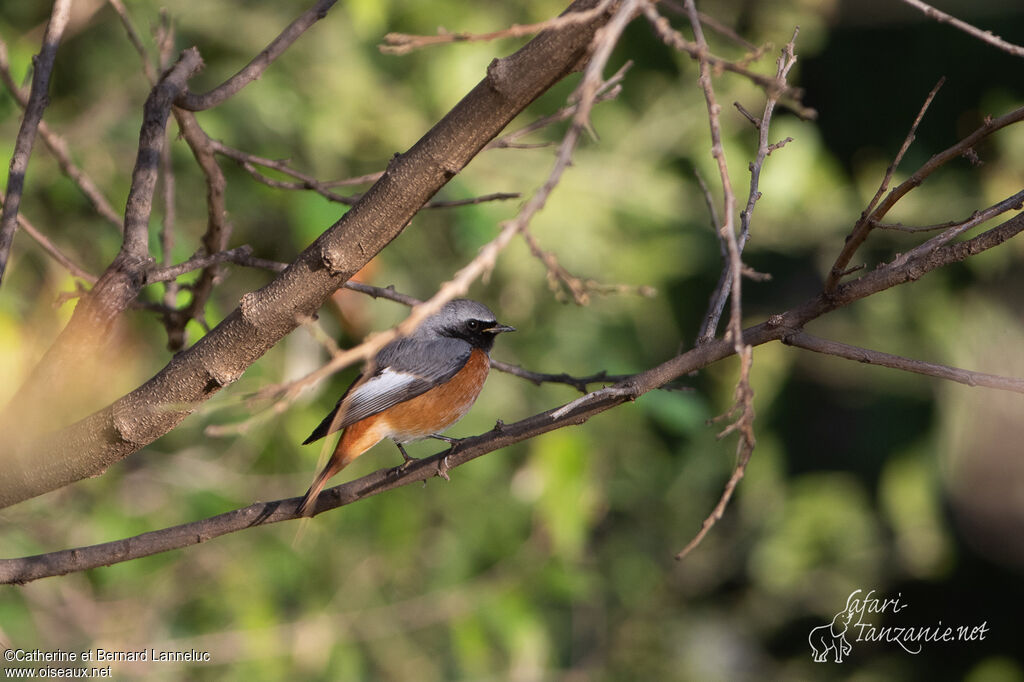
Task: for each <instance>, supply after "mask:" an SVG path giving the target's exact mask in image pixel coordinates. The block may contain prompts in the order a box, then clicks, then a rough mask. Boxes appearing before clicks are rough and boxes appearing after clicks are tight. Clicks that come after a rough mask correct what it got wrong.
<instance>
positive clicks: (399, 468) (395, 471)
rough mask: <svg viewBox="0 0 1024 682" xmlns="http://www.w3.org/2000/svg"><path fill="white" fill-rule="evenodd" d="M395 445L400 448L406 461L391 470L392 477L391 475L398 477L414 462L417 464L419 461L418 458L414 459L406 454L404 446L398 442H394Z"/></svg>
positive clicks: (389, 472)
mask: <svg viewBox="0 0 1024 682" xmlns="http://www.w3.org/2000/svg"><path fill="white" fill-rule="evenodd" d="M394 443H395V445H396V446H397V447H398V451H399V452H401V453H402V459H404V460H405V461H404V462H402V463H401V464H399V465H398V466H396V467H393V468H391V469H390V470H389V471H388V475H389V476H391V475H394V476H398V475H399V474H401V473H402V472H403V471H405V469H406V467H408V466H409V465H410V464H412V463H413V462H415V461H417V460H418V459H419V458H418V457H413V456H412V455H410V454H409V453H408V452H406V451H405V448H403V447H402V444H401V443H399V442H398V441H394Z"/></svg>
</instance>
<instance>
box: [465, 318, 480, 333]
mask: <svg viewBox="0 0 1024 682" xmlns="http://www.w3.org/2000/svg"><path fill="white" fill-rule="evenodd" d="M466 327H467V328H468V329H469V331H471V332H475V331H476V330H477V329H479V328H480V323H479V322H477V321H476V320H470V321H469V322H467V323H466Z"/></svg>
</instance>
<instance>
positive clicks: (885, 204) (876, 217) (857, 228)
mask: <svg viewBox="0 0 1024 682" xmlns="http://www.w3.org/2000/svg"><path fill="white" fill-rule="evenodd" d="M1021 120H1024V107H1021V108H1019V109H1015V110H1014V111H1011V112H1010V113H1008V114H1004V115H1003V116H1000V117H999V118H991V117H986V118H985V122H984V123H983V124H982V125H981V127H979V128H978V129H977V130H975V131H974V132H972V133H971V134H970V135H968V136H967V137H965V138H963V139H962V140H960V141H959V142H957V143H956V144H955V145H953V146H952V147H949V148H948V149H945V150H944V151H941V152H939V153H938V154H936V155H934V156H932V157H931V158H930V159H928V160H927V161H926V162H925V163H924V164H923V165H922V166H921V167H920V168H918V169H917V170H916V171H914V173H913V174H911V176H910V177H909V178H907V179H906V180H904V181H903V182H902V183H900V184H899V185H898V186H897V187H895V188H893V189H892V190H891V191H890V192H889V194H888V195H886V197H885V199H883V200H882V201H881V203H879V204H878V205H877V206H876V207H875V209H874V210H873V211H871V212H870V214H868V215H865V214H862V215H861V217H860V219H859V220H858V221H857V223H856V224H855V225H854V228H853V231H852V232H851V233H850V235H849V236H848V237H847V241H846V243H845V244H844V246H843V249H842V251H841V252H840V254H839V256H838V257H837V258H836V262H835V263H834V264H833V266H832V270H831V272H830V273H829V276H828V279H827V280H826V282H825V289H826V290H832V289H834V288H835V287H836V286H837V285H838V283H839V281H840V280H841V279H842V278H843V277H844V276H845V275H846V274H848V271H847V265H848V263H849V262H850V259H851V258H852V257H853V254H854V253H855V252H856V250H857V248H858V247H859V246H860V244H862V243H863V242H864V240H865V239H866V238H867V235H868V232H870V224H869V223H877V222H880V221H881V220H882V218H883V217H885V215H886V214H887V213H888V212H889V211H890V210H891V209H892V207H893V206H895V205H896V203H897V202H898V201H899V200H900V199H902V198H903V197H904V196H906V195H907V194H908V193H909V192H910V191H911V190H912V189H914V188H915V187H918V186H920V185H921V183H923V182H924V181H925V180H926V179H927V178H928V176H930V175H931V174H932V173H934V172H935V171H936V170H938V169H939V168H941V167H942V166H944V165H945V164H946V163H948V162H949V161H952V160H953V159H955V158H958V157H960V156H963V155H964V154H967V153H968V152H969V151H971V150H973V148H974V146H975V145H977V144H978V143H979V142H980V141H982V140H983V139H985V138H986V137H988V136H989V135H991V134H993V133H995V132H996V131H998V130H1001V129H1003V128H1005V127H1006V126H1008V125H1012V124H1013V123H1017V122H1018V121H1021Z"/></svg>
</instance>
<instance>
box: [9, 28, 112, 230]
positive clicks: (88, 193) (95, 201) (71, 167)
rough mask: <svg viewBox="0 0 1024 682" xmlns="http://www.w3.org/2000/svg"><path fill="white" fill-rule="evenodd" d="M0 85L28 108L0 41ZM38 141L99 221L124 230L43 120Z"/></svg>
mask: <svg viewBox="0 0 1024 682" xmlns="http://www.w3.org/2000/svg"><path fill="white" fill-rule="evenodd" d="M0 81H2V82H3V84H4V87H5V88H7V91H8V92H9V93H11V96H12V97H13V98H14V100H15V101H16V102H17V103H18V106H20V107H21V108H22V109H24V108H25V107H26V106H27V105H28V95H27V94H26V93H25V92H23V91H22V89H21V88H19V87H18V84H17V83H15V82H14V78H13V77H12V76H11V65H10V62H9V61H8V58H7V44H6V43H5V42H4V41H3V40H2V39H0ZM39 137H41V138H42V140H43V144H45V145H46V148H47V149H48V150H49V151H50V153H51V154H53V157H54V158H55V159H56V160H57V165H58V166H60V169H61V172H63V173H64V174H65V175H67V176H68V178H70V179H71V181H72V182H73V183H75V186H77V187H78V189H79V190H80V191H81V192H82V195H83V196H84V197H85V198H86V200H88V202H89V203H90V204H92V206H93V208H94V209H95V210H96V212H97V213H98V214H99V215H100V217H102V218H103V219H104V220H106V221H107V222H108V223H110V224H111V225H113V226H114V228H115V229H117V231H118V232H120V231H121V230H122V229H124V225H123V224H122V218H121V216H119V215H118V214H117V211H115V210H114V208H113V206H111V205H110V202H109V201H107V198H106V197H105V196H103V192H101V191H100V189H99V188H98V187H97V186H96V183H95V182H93V181H92V178H90V177H89V176H88V175H87V174H86V173H85V171H83V170H82V169H81V168H80V167H79V166H78V165H76V164H75V162H74V161H72V159H71V152H70V150H68V144H67V142H65V141H64V138H62V137H61V136H60V135H58V134H57V133H55V132H54V131H53V130H52V129H51V128H50V126H48V125H47V123H46V121H42V120H40V121H39Z"/></svg>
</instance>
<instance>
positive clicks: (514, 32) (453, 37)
mask: <svg viewBox="0 0 1024 682" xmlns="http://www.w3.org/2000/svg"><path fill="white" fill-rule="evenodd" d="M612 1H613V0H602V2H601V3H600V4H599V5H597V6H596V7H594V8H593V9H589V10H585V11H583V12H572V13H570V14H563V15H561V16H558V17H555V18H553V19H548V20H546V21H540V22H537V23H535V24H522V25H521V24H512V26H510V27H508V28H506V29H502V30H501V31H494V32H492V33H448V32H438V34H437V35H433V36H418V35H411V34H408V33H388V34H387V35H386V36H384V44H383V45H379V46H378V49H380V51H381V52H383V53H384V54H395V55H401V54H408V53H409V52H412V51H413V50H419V49H421V48H424V47H431V46H433V45H444V44H447V43H466V42H481V41H491V40H499V39H503V38H519V37H522V36H528V35H533V34H534V33H540V32H541V31H557V30H559V29H563V28H565V27H567V26H573V25H575V24H585V23H587V22H589V21H590V20H591V19H594V18H596V17H597V16H599V15H600V14H601V13H603V12H604V11H605V10H606V9H608V7H609V6H610V5H611V4H612Z"/></svg>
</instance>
